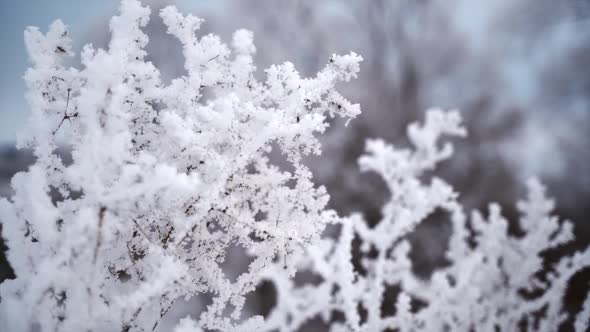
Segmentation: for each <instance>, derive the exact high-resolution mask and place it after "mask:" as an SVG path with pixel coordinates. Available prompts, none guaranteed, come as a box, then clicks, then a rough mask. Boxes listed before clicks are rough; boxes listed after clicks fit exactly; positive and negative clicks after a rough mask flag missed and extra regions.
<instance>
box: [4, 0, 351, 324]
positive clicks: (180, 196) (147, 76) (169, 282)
mask: <svg viewBox="0 0 590 332" xmlns="http://www.w3.org/2000/svg"><path fill="white" fill-rule="evenodd" d="M120 11H121V12H120V15H119V16H117V17H114V18H113V19H112V20H111V23H110V28H111V32H112V38H111V41H110V44H109V47H108V49H107V50H103V49H98V50H95V49H93V48H92V46H89V45H87V46H85V47H84V49H83V51H82V54H81V58H82V68H81V69H75V68H68V67H66V66H64V65H63V60H64V58H65V57H66V56H69V55H72V51H71V45H70V39H69V38H68V33H67V30H66V27H65V26H64V24H62V23H61V22H60V21H57V22H55V23H53V24H52V25H51V27H50V29H49V32H48V33H47V34H46V35H43V34H41V33H40V32H39V31H38V30H37V29H36V28H29V29H27V30H26V32H25V41H26V45H27V49H28V51H29V54H30V57H31V60H32V65H33V66H32V68H31V69H29V70H28V71H27V73H26V75H25V79H26V82H27V85H28V88H29V93H28V100H29V103H30V106H31V109H32V115H31V119H30V120H31V121H30V123H29V126H28V128H27V130H26V131H25V133H24V134H23V135H22V137H20V141H19V144H20V146H21V147H29V148H32V149H33V151H34V154H35V156H36V157H37V160H36V162H35V164H34V165H33V166H31V167H30V168H29V170H28V171H27V172H25V173H20V174H18V175H16V176H15V177H14V179H13V182H12V184H13V188H14V190H15V192H16V193H15V195H14V196H13V197H12V198H11V199H10V201H8V200H2V201H0V218H1V219H2V222H3V224H4V229H3V231H4V236H5V238H6V239H7V244H8V246H9V247H10V250H9V252H8V258H9V260H10V262H11V264H12V266H13V268H14V271H15V274H16V275H17V279H16V280H10V281H6V282H4V283H3V284H2V285H1V290H0V291H1V293H0V294H1V296H2V310H1V313H0V317H1V318H0V321H2V324H3V325H5V327H6V329H3V330H7V331H27V330H28V329H29V328H30V326H32V325H38V326H41V328H42V330H44V331H55V330H60V331H86V330H89V331H96V330H105V331H106V330H108V331H113V330H115V331H116V330H123V331H143V330H151V329H153V328H155V327H156V326H157V324H158V322H159V321H160V319H161V318H162V316H164V315H165V314H166V312H167V311H168V309H169V308H170V306H171V305H172V304H173V302H174V300H176V299H177V298H179V297H185V296H191V295H197V294H200V293H205V292H208V293H211V294H213V295H214V302H213V304H212V305H211V306H209V308H208V310H207V312H206V313H204V314H203V315H202V321H201V324H202V325H203V326H207V327H209V328H214V329H219V330H230V329H232V324H233V323H232V322H233V321H235V320H237V319H238V318H239V317H240V312H241V309H242V306H243V304H244V297H243V295H244V294H246V293H248V292H250V291H252V290H253V289H254V288H255V286H256V284H255V283H254V282H253V280H254V279H253V276H254V275H256V274H257V273H259V271H261V270H264V269H265V266H267V265H268V264H269V263H271V262H272V261H273V260H278V261H280V262H281V266H282V268H283V273H284V274H286V275H293V273H294V271H295V270H294V266H293V262H294V260H292V259H290V257H291V256H293V255H296V254H298V253H299V252H301V251H302V250H303V248H304V247H305V246H306V245H307V244H311V243H314V242H315V241H317V240H318V238H319V234H320V232H321V231H322V230H323V229H324V225H325V224H326V223H327V222H330V221H331V220H332V219H336V218H337V216H336V214H335V213H334V212H333V211H330V210H326V209H325V205H326V203H327V200H328V196H327V195H326V192H325V189H324V188H322V187H317V186H314V184H313V183H312V182H311V173H310V172H309V171H308V169H307V168H306V167H305V166H303V165H302V164H301V157H302V156H303V155H308V154H311V153H315V154H317V153H319V152H320V145H319V142H318V140H317V138H316V134H317V133H322V132H323V131H324V130H325V129H326V127H327V123H326V120H327V117H328V116H336V115H338V116H342V117H347V118H353V117H355V116H356V115H358V114H359V113H360V108H359V106H358V105H355V104H351V103H350V102H348V101H347V100H346V99H345V98H343V97H342V96H341V95H340V94H338V92H336V90H335V84H336V83H337V82H339V81H348V80H350V79H351V78H354V77H355V76H356V73H357V72H358V70H359V62H360V61H361V58H360V57H359V56H357V55H356V54H354V53H351V54H349V55H345V56H338V55H334V56H332V57H331V58H330V59H329V63H328V64H327V66H326V67H325V68H324V69H323V70H321V71H320V72H319V73H318V74H317V76H316V77H315V78H310V79H307V78H301V77H299V75H298V73H297V71H295V69H294V68H293V65H292V64H290V63H285V64H282V65H279V66H272V67H270V68H268V69H267V70H266V71H265V72H266V80H265V81H263V82H259V81H257V80H256V79H255V78H254V71H255V69H256V68H255V67H254V65H253V61H252V55H253V54H254V52H255V47H254V45H253V44H252V34H251V33H250V32H248V31H244V30H240V31H237V32H236V33H235V34H234V36H233V41H232V44H231V48H230V47H228V46H226V45H225V44H223V43H222V42H221V41H220V39H219V38H218V37H217V36H215V35H206V36H203V37H201V38H197V36H196V35H195V32H196V30H198V28H199V26H200V24H201V22H202V21H201V20H200V19H199V18H197V17H194V16H191V15H188V16H182V15H181V14H180V13H178V11H177V10H176V9H175V8H174V7H167V8H165V9H163V10H162V11H161V13H160V15H161V17H162V19H163V21H164V23H165V24H166V26H167V27H168V32H169V33H170V34H172V35H173V36H174V37H176V38H177V39H178V40H179V41H180V43H181V44H182V47H183V52H184V55H185V58H186V62H185V69H186V72H187V74H186V75H185V76H183V77H179V78H177V79H175V80H173V81H172V82H171V83H170V84H169V85H165V84H163V83H162V82H161V81H160V78H159V72H158V69H157V68H155V67H154V66H153V65H152V64H151V63H150V62H147V61H145V57H146V52H145V51H144V50H143V48H144V47H145V45H146V44H147V42H148V37H147V36H146V35H145V34H144V33H143V32H142V30H141V28H142V27H143V26H145V25H146V24H147V21H148V18H149V14H150V10H149V8H147V7H143V6H142V5H141V4H140V3H139V1H137V0H124V1H122V4H121V8H120ZM232 51H233V52H232ZM59 140H62V141H63V142H65V143H66V144H67V145H68V146H69V147H70V148H71V150H72V156H73V161H72V163H71V164H69V165H66V164H64V162H63V161H62V160H61V159H60V158H59V157H58V156H57V154H56V153H55V149H56V147H57V145H58V141H59ZM271 144H274V145H276V146H278V147H279V148H280V149H281V151H282V152H283V154H285V155H286V158H287V160H288V161H289V162H290V163H291V164H292V166H293V169H294V171H293V172H291V173H289V172H282V171H280V170H279V169H278V168H277V167H275V166H273V165H271V164H270V163H269V160H268V158H267V157H266V156H265V155H266V154H267V153H268V151H269V150H270V148H271ZM52 194H53V195H58V196H59V199H57V200H56V201H52V199H51V195H52ZM234 245H237V246H240V247H243V248H245V250H247V252H248V255H250V256H251V257H253V260H252V262H251V263H250V265H249V268H248V271H246V272H245V273H243V274H241V275H240V276H239V277H237V279H236V280H230V278H228V277H227V276H226V275H225V273H224V271H223V269H222V268H221V264H222V263H223V261H224V258H225V253H226V250H227V249H228V247H230V246H234ZM230 306H231V307H232V309H233V313H231V315H230V317H225V318H223V319H217V318H218V317H220V316H222V314H223V313H224V310H226V308H229V307H230ZM245 329H246V330H250V329H249V328H247V327H245Z"/></svg>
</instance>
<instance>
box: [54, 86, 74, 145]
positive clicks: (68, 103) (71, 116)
mask: <svg viewBox="0 0 590 332" xmlns="http://www.w3.org/2000/svg"><path fill="white" fill-rule="evenodd" d="M70 91H72V89H71V88H68V98H67V100H66V109H65V110H64V116H63V118H62V119H61V121H60V122H59V125H58V126H57V128H55V130H54V131H53V135H54V136H55V134H56V133H57V131H58V130H59V128H61V126H62V125H63V123H64V121H66V120H70V119H71V118H75V117H78V112H76V113H74V114H71V115H69V114H68V106H69V105H70Z"/></svg>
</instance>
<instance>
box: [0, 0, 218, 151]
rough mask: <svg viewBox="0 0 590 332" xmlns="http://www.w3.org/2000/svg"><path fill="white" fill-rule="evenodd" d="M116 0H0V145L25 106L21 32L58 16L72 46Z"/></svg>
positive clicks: (203, 2) (186, 2)
mask: <svg viewBox="0 0 590 332" xmlns="http://www.w3.org/2000/svg"><path fill="white" fill-rule="evenodd" d="M176 2H177V3H178V5H179V7H182V8H183V9H185V8H190V7H199V6H201V7H203V6H208V7H211V6H216V4H219V2H220V1H216V0H180V1H176ZM118 3H119V1H117V0H51V1H48V0H0V42H1V44H2V47H1V48H0V49H1V50H2V53H0V73H1V74H0V144H3V143H10V142H14V141H15V139H16V132H17V130H19V129H20V128H22V127H23V126H24V124H25V120H26V117H27V113H28V109H27V103H26V101H25V97H24V93H25V84H24V82H23V79H22V76H23V74H24V72H25V70H26V68H27V67H28V65H29V62H28V58H27V54H26V50H25V45H24V41H23V31H24V30H25V28H26V27H27V26H30V25H32V26H38V27H40V28H41V30H42V31H46V29H47V27H48V26H49V24H51V22H53V21H54V20H56V19H58V18H60V19H62V21H64V23H65V24H67V25H68V26H69V27H70V35H71V36H72V38H73V39H74V44H75V45H81V44H84V43H85V42H86V41H84V40H83V39H84V38H87V37H88V35H89V34H90V30H91V29H92V27H93V26H96V25H98V24H100V23H102V22H104V21H105V20H106V18H108V17H110V16H111V15H112V14H113V13H114V12H115V10H116V9H117V6H118Z"/></svg>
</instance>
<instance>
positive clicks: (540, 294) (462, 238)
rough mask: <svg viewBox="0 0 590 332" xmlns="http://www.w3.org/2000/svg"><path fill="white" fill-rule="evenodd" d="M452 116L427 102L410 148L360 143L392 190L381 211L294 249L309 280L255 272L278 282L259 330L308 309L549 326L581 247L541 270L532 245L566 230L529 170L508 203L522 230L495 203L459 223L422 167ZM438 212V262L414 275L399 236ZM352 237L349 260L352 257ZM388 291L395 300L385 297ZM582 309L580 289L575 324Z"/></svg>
mask: <svg viewBox="0 0 590 332" xmlns="http://www.w3.org/2000/svg"><path fill="white" fill-rule="evenodd" d="M460 121H461V118H460V116H459V114H458V113H456V112H448V113H445V112H442V111H440V110H436V109H435V110H430V111H428V112H427V113H426V122H425V124H424V125H423V126H420V125H418V124H416V123H414V124H411V125H410V126H409V127H408V136H409V139H410V141H411V142H412V144H413V145H414V149H413V150H409V149H398V148H394V147H393V146H391V145H388V144H386V143H384V142H383V141H380V140H374V141H369V142H368V143H367V154H366V155H365V156H363V157H362V158H361V159H360V165H361V168H362V169H364V170H370V171H374V172H377V173H378V174H379V175H381V176H382V178H383V179H384V181H385V182H386V184H387V186H388V188H389V190H390V192H391V198H390V200H389V202H388V203H387V204H386V205H385V206H384V208H383V210H382V215H383V217H382V219H381V220H380V222H379V223H378V224H377V225H376V226H375V227H372V228H371V227H369V226H368V224H367V222H366V221H365V220H363V218H362V217H361V216H358V215H353V216H351V217H350V218H346V219H341V220H340V221H339V222H340V232H339V235H338V236H337V237H336V238H335V239H332V238H326V239H322V241H321V243H320V244H319V245H315V246H310V247H309V248H308V251H307V254H306V255H303V256H299V259H300V261H299V268H300V270H307V271H308V273H311V274H312V275H314V276H315V277H314V278H312V279H314V280H315V282H312V283H305V284H304V285H298V284H297V283H296V282H295V281H294V280H292V279H291V278H289V277H288V276H284V275H281V274H280V273H279V267H278V266H275V270H274V271H273V272H271V273H269V274H267V275H265V276H263V278H266V279H267V280H272V281H273V282H274V283H275V285H276V288H277V289H278V302H277V305H276V307H275V310H274V311H273V312H272V313H271V315H270V317H269V319H267V321H266V322H265V323H266V325H265V328H264V329H263V330H265V331H272V330H279V331H294V330H297V329H298V328H300V326H301V325H302V324H303V323H305V322H306V321H308V320H310V319H312V318H317V317H320V318H322V319H323V320H324V321H325V322H326V323H328V324H329V323H331V331H386V330H387V331H396V330H399V331H518V330H521V329H522V330H526V331H556V330H558V328H559V326H560V325H561V323H563V321H564V319H566V318H567V315H565V313H563V312H562V307H561V301H562V297H563V295H564V292H565V289H566V287H567V284H568V282H569V280H570V279H571V277H572V275H573V274H574V273H576V272H578V271H579V270H581V269H582V268H584V267H587V266H590V248H589V249H586V250H585V251H584V252H581V253H577V254H575V255H574V256H572V257H564V258H562V259H561V260H560V261H559V262H557V263H556V264H555V265H554V266H552V268H551V270H550V272H549V273H548V275H546V276H545V275H544V274H543V273H542V272H543V271H544V270H545V268H544V266H543V259H542V256H541V254H542V253H543V252H544V251H545V250H548V249H551V248H554V247H556V246H559V245H561V244H564V243H566V242H569V241H570V240H571V239H572V238H573V233H572V225H571V223H569V222H567V221H563V222H560V221H558V219H557V218H556V217H555V216H553V215H551V212H552V209H553V201H552V200H550V199H548V198H547V197H546V196H545V189H544V188H543V186H541V184H540V183H539V182H538V181H536V180H534V179H533V180H530V181H529V183H528V192H529V194H528V198H527V200H525V201H522V202H519V203H518V208H519V210H520V212H521V218H520V222H519V226H520V228H521V229H522V231H523V232H524V234H523V235H522V236H515V235H514V234H511V233H509V232H508V223H507V221H506V220H505V219H504V218H503V217H502V216H501V213H500V208H499V206H497V205H495V204H491V205H490V209H489V210H490V216H489V218H488V220H485V219H484V218H483V217H482V215H481V214H480V213H479V212H474V213H473V216H472V218H471V222H470V223H469V221H468V220H467V218H466V216H465V214H464V212H463V208H462V207H461V205H460V204H459V203H458V202H457V196H458V194H457V193H455V192H454V191H453V189H452V187H451V186H450V185H448V184H447V183H445V182H444V181H443V180H442V179H440V178H437V177H432V178H431V179H430V180H427V178H429V177H428V176H427V173H426V172H427V171H430V170H432V169H433V168H434V167H435V165H436V164H437V163H438V162H439V161H442V160H444V159H446V158H448V157H450V156H451V154H452V150H453V149H452V145H450V144H449V143H447V144H445V145H443V146H442V147H438V144H437V143H438V140H439V138H440V137H441V136H443V135H452V136H464V135H465V134H466V132H465V129H464V128H463V127H462V126H461V124H460ZM437 211H445V212H446V214H447V215H448V219H449V220H450V222H451V223H452V228H453V235H452V237H451V238H450V240H449V244H448V250H447V253H446V254H447V259H448V261H449V266H448V267H446V268H441V269H439V270H437V271H436V272H435V273H434V274H433V275H432V277H431V278H430V279H429V280H422V279H421V278H420V277H419V276H417V275H416V274H415V273H414V272H413V271H412V262H411V260H410V258H409V252H410V250H411V247H410V244H409V242H408V240H407V239H406V235H408V234H409V233H410V232H412V231H413V230H414V229H415V228H416V226H417V225H418V224H419V223H420V222H422V221H424V220H425V219H426V218H427V217H428V216H429V215H432V214H434V213H436V212H437ZM355 241H357V243H359V246H360V251H361V258H360V261H359V262H358V265H359V266H355V265H354V264H353V261H354V260H355V257H353V251H354V250H353V247H354V246H355V244H354V242H355ZM318 280H319V281H318ZM392 290H393V292H392ZM393 294H396V295H395V298H396V301H395V302H394V303H389V302H388V301H389V300H391V298H388V297H392V295H393ZM588 311H589V310H588V300H587V301H586V303H585V304H584V309H583V311H582V312H581V313H580V314H579V315H578V318H577V320H576V323H575V324H576V328H577V331H585V330H586V328H587V324H588V319H589V318H588V316H589V315H590V314H589V313H588ZM337 314H339V315H337ZM335 317H340V319H335Z"/></svg>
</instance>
